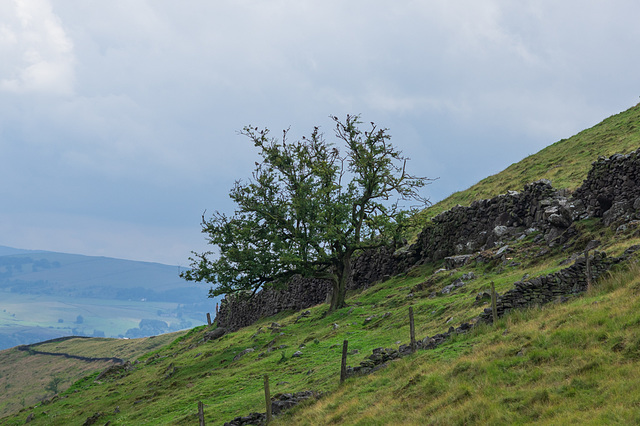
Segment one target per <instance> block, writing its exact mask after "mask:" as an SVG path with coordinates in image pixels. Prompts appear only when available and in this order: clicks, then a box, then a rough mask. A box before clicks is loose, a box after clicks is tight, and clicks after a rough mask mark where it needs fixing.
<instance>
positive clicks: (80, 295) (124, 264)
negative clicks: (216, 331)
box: [0, 246, 216, 349]
mask: <svg viewBox="0 0 640 426" xmlns="http://www.w3.org/2000/svg"><path fill="white" fill-rule="evenodd" d="M179 273H180V269H179V267H178V266H170V265H163V264H159V263H150V262H136V261H131V260H122V259H113V258H108V257H96V256H83V255H76V254H66V253H56V252H49V251H35V250H22V249H16V248H12V247H6V246H0V349H4V348H8V347H11V346H15V345H19V344H28V343H34V342H38V341H41V340H46V339H51V338H55V337H62V336H69V335H87V336H96V337H143V336H150V335H155V334H160V333H166V332H170V331H176V330H180V329H184V328H188V327H192V326H196V325H200V324H203V323H205V322H206V313H207V312H215V303H216V301H213V300H211V299H208V298H207V293H208V287H207V286H202V285H194V284H190V283H187V282H186V281H184V280H183V279H181V278H180V277H179Z"/></svg>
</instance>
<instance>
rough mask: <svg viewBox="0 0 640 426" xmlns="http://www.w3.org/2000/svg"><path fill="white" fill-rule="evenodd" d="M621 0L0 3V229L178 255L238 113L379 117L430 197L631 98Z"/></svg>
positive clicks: (193, 228)
mask: <svg viewBox="0 0 640 426" xmlns="http://www.w3.org/2000/svg"><path fill="white" fill-rule="evenodd" d="M639 18H640V3H639V2H637V1H635V0H628V1H615V0H614V1H612V0H607V1H604V0H603V1H584V0H575V1H574V0H565V1H527V0H523V1H518V2H514V1H509V0H505V1H493V0H483V1H478V0H468V1H453V0H448V1H445V0H442V1H427V0H425V1H406V0H394V1H393V2H390V1H379V0H366V1H365V0H362V1H355V0H351V1H350V0H323V1H305V0H290V1H289V0H278V1H276V0H273V1H272V0H228V1H225V0H216V1H210V0H183V1H168V0H167V1H161V0H146V1H145V0H108V1H107V0H102V1H94V0H15V1H11V0H0V179H1V182H2V184H1V185H0V245H8V246H13V247H18V248H30V249H45V250H53V251H63V252H71V253H79V254H88V255H104V256H111V257H119V258H127V259H134V260H148V261H156V262H162V263H168V264H174V265H177V264H179V265H183V266H184V265H187V264H188V260H187V259H188V257H189V253H190V251H191V250H196V251H202V250H204V249H206V245H205V242H204V236H203V235H202V234H201V233H200V226H199V222H200V217H201V215H202V213H203V211H204V210H205V209H206V210H208V211H209V212H211V211H213V210H221V211H225V212H232V208H233V206H232V204H230V202H229V200H228V197H227V194H228V191H229V188H230V187H231V185H232V184H233V181H234V180H236V179H241V178H245V177H247V176H249V174H250V172H251V170H252V169H253V166H254V160H255V158H256V155H255V151H254V149H253V146H252V144H251V143H249V141H248V140H247V139H246V138H244V137H242V136H240V135H238V133H237V132H238V131H239V130H240V129H242V127H244V126H245V125H248V124H253V125H256V126H267V127H269V128H270V129H272V130H273V131H274V134H278V133H279V132H280V130H282V129H283V128H286V127H289V126H291V132H292V133H291V135H292V136H298V137H299V136H302V135H305V134H309V132H310V131H311V129H312V127H313V126H314V125H319V126H321V128H322V129H324V131H325V133H326V135H327V137H328V138H330V137H331V136H332V129H333V128H332V125H331V120H330V119H329V115H330V114H333V115H338V116H340V117H343V116H344V115H346V114H347V113H351V114H361V115H362V118H363V120H364V121H365V122H369V121H375V122H376V123H377V124H379V125H380V126H383V127H387V128H389V129H390V133H391V135H392V136H393V139H392V141H393V142H394V143H395V145H396V146H398V147H399V148H400V149H401V150H402V151H403V152H404V153H405V155H407V156H409V157H410V158H411V159H412V161H411V163H410V169H411V170H410V171H411V172H413V173H414V174H417V175H422V176H427V177H432V178H436V177H438V178H439V180H437V181H436V182H435V183H433V184H432V185H430V186H428V187H427V188H426V189H425V193H424V195H426V196H428V197H430V198H431V200H432V201H438V200H440V199H442V198H444V197H446V196H448V195H450V194H451V193H453V192H455V191H458V190H463V189H466V188H467V187H469V186H470V185H472V184H473V183H475V182H477V181H478V180H480V179H482V178H484V177H486V176H488V175H490V174H494V173H497V172H499V171H501V170H503V169H504V168H505V167H507V166H508V165H510V164H511V163H513V162H516V161H519V160H521V159H522V158H524V157H526V156H527V155H529V154H533V153H535V152H537V151H539V150H540V149H541V148H543V147H545V146H547V145H549V144H551V143H553V142H556V141H557V140H559V139H562V138H566V137H569V136H571V135H573V134H575V133H577V132H578V131H580V130H582V129H584V128H587V127H591V126H592V125H594V124H596V123H597V122H599V121H601V120H602V119H604V118H606V117H608V116H610V115H612V114H615V113H618V112H620V111H623V110H625V109H627V108H629V107H631V106H633V105H635V104H636V103H638V101H639V98H638V96H640V78H639V77H638V76H639V75H640V55H638V52H640V25H638V19H639Z"/></svg>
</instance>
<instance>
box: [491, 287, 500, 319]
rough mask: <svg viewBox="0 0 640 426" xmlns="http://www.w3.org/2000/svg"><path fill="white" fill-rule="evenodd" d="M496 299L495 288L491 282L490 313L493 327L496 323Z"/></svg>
mask: <svg viewBox="0 0 640 426" xmlns="http://www.w3.org/2000/svg"><path fill="white" fill-rule="evenodd" d="M497 299H498V295H497V294H496V286H495V284H494V283H493V281H491V312H492V314H493V325H496V323H497V322H498V308H497V306H496V305H497Z"/></svg>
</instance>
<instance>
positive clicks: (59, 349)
mask: <svg viewBox="0 0 640 426" xmlns="http://www.w3.org/2000/svg"><path fill="white" fill-rule="evenodd" d="M184 334H186V331H180V332H175V333H170V334H166V335H161V336H156V337H146V338H141V339H130V340H123V339H118V340H116V339H97V338H79V337H72V338H63V339H57V340H53V341H48V342H42V343H39V344H34V345H30V346H24V347H19V348H12V349H6V350H2V351H0V389H2V392H0V417H2V416H5V415H8V414H11V413H13V412H16V411H19V410H20V409H21V408H23V407H26V406H29V405H33V404H35V403H37V402H38V401H41V400H43V399H45V398H47V397H51V396H53V395H54V393H53V391H52V390H50V389H47V386H48V385H49V384H50V383H51V382H52V381H53V380H57V381H59V383H57V384H56V387H57V389H58V390H59V391H60V392H62V391H64V390H66V389H67V388H68V387H69V386H71V385H72V384H73V383H74V382H75V381H76V380H78V379H80V378H82V377H84V376H86V375H87V374H90V373H92V372H94V371H102V370H104V369H105V368H107V367H109V366H111V365H113V364H114V362H113V361H110V360H107V358H114V357H115V358H120V359H121V360H122V361H123V362H124V361H134V360H135V359H136V358H137V357H139V356H140V355H142V354H145V353H147V352H149V351H151V350H154V349H157V348H159V347H162V346H165V345H166V344H168V343H170V342H172V341H173V340H175V339H176V338H177V337H180V336H182V335H184Z"/></svg>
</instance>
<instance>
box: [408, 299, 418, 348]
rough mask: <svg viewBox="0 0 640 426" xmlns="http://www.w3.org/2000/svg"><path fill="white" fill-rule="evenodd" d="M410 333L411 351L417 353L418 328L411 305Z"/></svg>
mask: <svg viewBox="0 0 640 426" xmlns="http://www.w3.org/2000/svg"><path fill="white" fill-rule="evenodd" d="M409 334H410V335H411V353H412V354H414V353H416V328H415V326H414V322H413V306H409Z"/></svg>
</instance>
